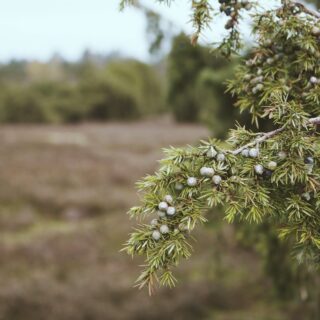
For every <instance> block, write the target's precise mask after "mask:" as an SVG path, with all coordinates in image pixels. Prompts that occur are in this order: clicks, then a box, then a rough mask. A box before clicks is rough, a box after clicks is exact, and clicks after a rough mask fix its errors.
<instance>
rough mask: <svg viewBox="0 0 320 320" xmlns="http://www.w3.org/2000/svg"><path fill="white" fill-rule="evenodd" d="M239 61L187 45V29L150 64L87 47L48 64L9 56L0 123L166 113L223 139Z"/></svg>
mask: <svg viewBox="0 0 320 320" xmlns="http://www.w3.org/2000/svg"><path fill="white" fill-rule="evenodd" d="M236 65H237V61H228V60H225V59H223V58H217V57H214V56H213V55H212V54H211V52H210V49H209V48H207V47H201V46H197V47H194V46H192V45H191V44H190V40H189V38H188V37H187V36H186V35H184V34H180V35H178V36H177V37H176V38H175V39H174V40H173V46H172V50H171V52H170V53H169V55H168V56H167V57H165V58H163V59H162V60H161V61H159V62H157V63H155V64H146V63H143V62H140V61H137V60H133V59H128V58H124V57H121V56H117V55H110V56H101V55H96V54H93V53H90V52H89V51H87V52H85V53H84V54H83V56H82V58H81V59H80V60H79V61H77V62H68V61H65V60H64V59H63V58H62V57H60V56H59V55H55V56H53V57H52V59H51V60H50V61H49V62H47V63H41V62H37V61H11V62H9V63H7V64H2V65H0V122H2V123H79V122H84V121H85V122H88V121H99V122H101V121H109V120H121V121H126V120H133V119H143V118H146V117H150V116H155V115H158V114H161V113H171V114H173V116H174V118H175V120H176V121H178V122H203V123H205V124H206V125H208V126H210V127H211V128H214V133H215V135H216V136H223V135H224V133H225V132H226V128H228V127H230V126H231V125H232V123H233V121H234V118H237V117H239V115H238V110H236V109H235V108H234V107H233V102H234V101H233V99H232V97H231V96H230V95H229V94H227V93H224V91H225V89H226V85H225V81H226V79H227V78H228V77H230V76H231V74H232V72H233V70H234V67H235V66H236Z"/></svg>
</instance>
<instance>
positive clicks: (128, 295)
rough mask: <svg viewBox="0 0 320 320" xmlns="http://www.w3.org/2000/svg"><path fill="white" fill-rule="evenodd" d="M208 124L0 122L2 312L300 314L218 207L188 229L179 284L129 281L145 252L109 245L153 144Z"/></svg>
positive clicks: (175, 140)
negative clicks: (191, 239)
mask: <svg viewBox="0 0 320 320" xmlns="http://www.w3.org/2000/svg"><path fill="white" fill-rule="evenodd" d="M208 135H209V132H208V131H207V130H206V129H204V128H203V127H201V126H196V125H177V124H174V123H172V122H171V121H170V120H169V119H167V118H161V119H158V120H148V121H144V122H132V123H123V124H120V123H110V124H82V125H77V126H51V125H50V126H49V125H48V126H46V125H37V126H36V125H30V126H29V125H20V126H13V125H7V126H2V127H1V128H0V141H1V144H0V181H1V184H0V232H1V242H0V259H1V264H0V319H3V320H42V319H45V320H57V319H59V320H91V319H92V320H100V319H101V320H102V319H110V320H125V319H136V320H138V319H139V320H143V319H150V320H153V319H154V320H155V319H159V320H160V319H177V320H180V319H181V320H189V319H190V320H191V319H205V320H209V319H213V320H251V319H252V320H285V319H286V320H295V319H297V320H298V319H299V320H300V319H303V313H302V312H303V305H302V306H301V304H300V309H297V307H293V305H294V304H292V305H291V304H290V303H281V304H280V303H279V300H277V299H276V297H275V293H274V291H273V289H272V286H271V281H270V280H269V279H267V278H266V277H265V276H264V275H263V271H262V268H261V261H260V259H259V257H258V255H257V254H256V253H255V252H254V250H253V249H252V248H250V247H244V246H243V245H241V244H239V243H238V242H237V234H236V232H235V230H234V227H232V226H228V225H226V223H225V222H223V221H222V219H221V213H219V212H211V213H210V214H208V218H209V220H210V223H209V224H208V225H207V226H206V227H204V228H202V229H201V232H200V231H199V230H198V231H197V232H196V233H197V234H196V238H197V242H195V243H194V249H195V250H194V251H195V252H194V255H193V257H192V259H191V260H190V261H186V262H183V264H182V265H181V267H180V268H179V269H178V270H177V272H176V274H177V277H178V279H179V283H178V286H177V288H175V289H173V290H169V289H161V290H159V291H158V292H157V293H156V295H155V296H153V297H151V298H150V297H149V296H148V294H147V291H146V290H142V291H138V290H137V289H136V288H133V283H134V280H135V278H136V277H137V275H138V273H139V264H142V263H143V261H142V260H140V261H139V260H138V259H135V260H132V259H131V258H130V257H128V256H126V255H125V254H124V253H120V252H119V251H120V249H121V247H122V244H123V243H124V242H125V240H126V238H127V234H128V233H129V232H130V229H131V226H132V224H133V223H134V222H133V221H129V219H128V216H127V215H126V212H127V210H128V208H129V207H130V206H131V205H134V204H135V203H136V202H137V200H138V198H137V195H136V191H135V189H134V182H135V181H136V180H137V179H139V178H140V177H142V176H144V175H146V174H147V173H151V172H152V171H153V170H154V169H156V167H157V160H158V159H160V158H161V156H162V154H161V148H162V147H166V146H169V145H174V146H178V145H184V144H187V143H192V142H194V143H196V142H197V141H198V140H199V139H201V138H206V137H207V136H208ZM276 301H278V302H276ZM291 303H292V302H291Z"/></svg>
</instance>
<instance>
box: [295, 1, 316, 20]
mask: <svg viewBox="0 0 320 320" xmlns="http://www.w3.org/2000/svg"><path fill="white" fill-rule="evenodd" d="M291 3H292V4H293V5H295V6H297V7H299V8H300V9H301V10H302V11H303V12H305V13H306V14H309V15H310V16H313V17H315V18H317V19H320V12H319V11H316V10H312V9H309V8H307V7H306V6H305V5H304V4H302V3H301V2H300V1H294V0H292V1H291Z"/></svg>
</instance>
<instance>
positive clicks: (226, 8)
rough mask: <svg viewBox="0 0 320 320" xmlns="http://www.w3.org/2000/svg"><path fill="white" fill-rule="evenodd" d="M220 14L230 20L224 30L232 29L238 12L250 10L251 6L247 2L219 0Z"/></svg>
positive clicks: (241, 0)
mask: <svg viewBox="0 0 320 320" xmlns="http://www.w3.org/2000/svg"><path fill="white" fill-rule="evenodd" d="M219 3H220V12H224V14H225V15H226V16H228V17H230V19H229V20H228V21H227V23H226V25H225V28H226V29H227V30H228V29H232V28H233V27H234V26H235V24H236V23H237V21H238V16H239V10H241V9H245V10H251V8H252V4H251V3H250V2H249V1H248V0H219Z"/></svg>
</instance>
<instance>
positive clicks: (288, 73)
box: [125, 0, 320, 292]
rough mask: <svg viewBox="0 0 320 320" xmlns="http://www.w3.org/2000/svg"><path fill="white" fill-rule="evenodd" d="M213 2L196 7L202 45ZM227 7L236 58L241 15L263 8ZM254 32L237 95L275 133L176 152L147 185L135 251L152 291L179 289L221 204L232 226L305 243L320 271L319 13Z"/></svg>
mask: <svg viewBox="0 0 320 320" xmlns="http://www.w3.org/2000/svg"><path fill="white" fill-rule="evenodd" d="M213 2H214V1H204V0H198V1H196V0H194V1H192V6H191V10H192V19H193V24H194V26H195V34H194V36H193V37H192V42H196V40H197V39H198V37H199V34H200V33H201V32H202V31H203V29H204V28H206V27H208V25H210V24H211V23H212V17H213V16H214V14H215V13H214V9H213V7H214V6H213V5H212V3H213ZM219 2H220V5H221V6H220V10H221V12H222V14H225V15H227V16H228V17H229V18H228V19H229V20H228V22H227V25H226V29H227V30H229V31H230V34H229V36H227V38H226V39H224V40H223V42H222V44H221V45H220V50H222V52H223V54H225V55H230V54H231V53H232V52H233V51H238V50H239V48H240V37H239V35H238V33H239V31H238V30H237V25H238V22H239V20H240V19H241V12H242V10H249V11H250V10H252V9H253V8H254V4H253V3H251V2H249V1H236V0H220V1H219ZM253 33H254V34H255V36H256V45H255V46H254V47H253V48H252V50H251V54H250V57H249V58H248V59H247V60H244V61H243V63H242V65H241V66H240V67H239V68H238V70H237V72H236V74H235V77H234V79H232V80H230V81H229V82H228V90H229V91H230V92H231V93H232V94H234V95H235V96H236V97H237V107H239V108H240V110H241V111H243V110H248V111H249V112H250V114H251V115H252V121H253V122H254V123H256V125H257V126H258V125H259V119H262V118H265V119H269V121H270V125H271V126H272V127H273V130H272V131H270V132H266V133H261V132H252V131H248V130H246V129H245V128H244V127H241V126H238V127H236V128H235V129H234V130H231V131H230V135H229V139H228V141H227V143H228V148H222V147H221V145H222V144H221V143H220V142H219V141H216V140H214V139H212V140H209V141H201V143H200V144H199V145H198V146H187V147H185V148H173V147H172V148H168V149H166V150H164V151H165V154H166V157H165V158H164V159H163V160H161V162H160V163H161V166H160V169H159V170H158V171H157V172H156V173H155V174H154V175H152V176H147V177H146V178H145V179H143V180H142V181H140V182H138V184H137V186H138V189H139V191H140V192H141V195H142V197H141V204H140V206H138V207H134V208H132V209H131V210H130V216H131V217H134V218H137V219H139V220H140V221H141V224H140V225H139V226H138V227H137V228H136V229H135V230H134V231H133V233H132V234H131V235H130V238H129V240H128V241H127V243H126V245H125V250H126V251H127V252H128V253H129V254H131V255H144V256H145V259H146V261H145V265H144V270H143V272H142V273H141V275H140V277H139V278H138V280H137V284H138V286H139V287H143V286H148V287H149V290H150V292H152V290H153V288H154V286H155V285H156V283H157V282H159V283H160V284H161V285H168V286H170V287H172V286H174V285H175V282H176V279H175V278H174V276H173V275H172V268H173V267H175V266H177V265H178V263H179V261H180V260H181V259H183V258H189V257H190V255H191V252H192V247H191V243H192V237H191V233H192V231H193V229H194V228H195V227H196V226H197V225H199V224H202V223H204V222H206V218H205V212H206V210H207V209H208V208H211V207H213V206H218V205H222V206H223V207H224V211H225V219H226V220H227V221H228V222H230V223H231V222H233V221H234V220H235V219H239V220H244V221H248V222H249V223H260V222H262V221H268V222H272V223H273V224H274V225H275V226H277V227H278V228H279V234H280V236H281V237H283V238H285V237H293V238H294V239H295V248H294V250H295V253H296V256H297V258H298V259H299V260H301V261H306V262H307V263H309V264H312V265H315V266H318V265H319V264H320V194H319V190H320V167H319V162H320V142H319V133H318V130H317V125H318V124H320V118H319V115H320V21H319V13H318V12H316V11H311V10H310V9H307V8H306V7H305V6H303V5H302V4H301V3H299V2H296V1H282V3H281V4H279V7H278V8H277V9H275V10H272V11H264V12H262V13H260V14H255V15H254V16H253ZM235 34H237V35H236V36H235ZM224 145H225V144H224ZM152 218H153V220H152V221H151V222H150V220H151V219H152ZM146 219H149V220H147V221H148V223H145V222H144V221H145V220H146Z"/></svg>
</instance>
